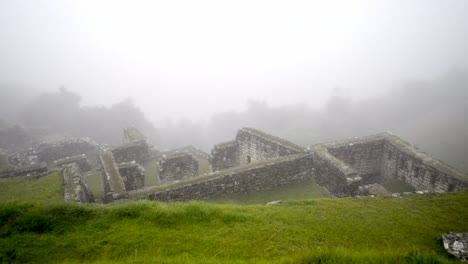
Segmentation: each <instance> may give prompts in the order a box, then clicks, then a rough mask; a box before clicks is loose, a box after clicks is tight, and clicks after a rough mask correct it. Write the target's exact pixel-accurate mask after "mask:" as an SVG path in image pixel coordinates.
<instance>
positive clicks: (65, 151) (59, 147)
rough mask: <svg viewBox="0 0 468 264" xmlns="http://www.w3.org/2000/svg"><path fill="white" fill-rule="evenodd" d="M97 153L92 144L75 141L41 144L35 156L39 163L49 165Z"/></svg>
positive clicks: (85, 141)
mask: <svg viewBox="0 0 468 264" xmlns="http://www.w3.org/2000/svg"><path fill="white" fill-rule="evenodd" d="M97 151H98V149H97V146H96V144H95V143H94V142H91V141H89V140H84V139H76V140H66V141H60V142H56V143H50V144H42V145H40V146H39V147H38V149H37V156H38V157H39V161H43V162H47V163H49V162H53V161H54V160H58V159H63V158H66V157H72V156H77V155H81V154H85V153H90V152H97Z"/></svg>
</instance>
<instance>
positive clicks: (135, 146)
mask: <svg viewBox="0 0 468 264" xmlns="http://www.w3.org/2000/svg"><path fill="white" fill-rule="evenodd" d="M111 152H112V154H113V155H114V157H115V161H116V162H117V163H122V162H132V161H135V162H142V161H147V160H150V159H151V158H152V155H151V151H150V147H149V145H148V142H146V140H139V141H132V142H129V143H125V144H123V145H120V146H117V147H114V148H112V149H111Z"/></svg>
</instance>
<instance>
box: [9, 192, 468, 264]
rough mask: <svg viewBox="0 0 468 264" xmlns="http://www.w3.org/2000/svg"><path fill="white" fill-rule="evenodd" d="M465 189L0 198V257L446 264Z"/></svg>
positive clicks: (466, 218)
mask: <svg viewBox="0 0 468 264" xmlns="http://www.w3.org/2000/svg"><path fill="white" fill-rule="evenodd" d="M467 208H468V192H463V193H448V194H431V195H424V196H410V197H405V198H400V199H395V198H366V199H357V198H346V199H320V200H305V201H289V202H287V203H286V204H283V205H281V206H235V205H211V204H206V203H199V202H193V203H176V204H164V203H156V202H141V201H140V202H129V203H125V204H112V205H106V206H102V205H73V204H64V205H27V204H11V203H9V204H1V205H0V261H2V262H23V263H24V262H42V263H86V262H98V263H116V262H120V263H155V262H157V263H159V262H162V263H452V262H453V261H452V260H449V259H448V258H447V256H446V255H445V252H444V250H443V248H442V246H441V245H440V243H441V234H442V233H444V232H448V231H453V232H466V231H467V228H468V227H467V223H468V210H467Z"/></svg>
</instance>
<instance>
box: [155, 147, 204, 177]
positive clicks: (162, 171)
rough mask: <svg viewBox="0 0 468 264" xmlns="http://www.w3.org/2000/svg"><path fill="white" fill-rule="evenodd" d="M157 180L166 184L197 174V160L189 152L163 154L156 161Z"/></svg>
mask: <svg viewBox="0 0 468 264" xmlns="http://www.w3.org/2000/svg"><path fill="white" fill-rule="evenodd" d="M158 170H159V180H160V182H161V184H167V183H171V182H175V181H180V180H183V179H189V178H193V177H197V176H198V160H197V158H196V157H195V156H194V155H192V154H189V153H177V154H174V155H169V156H166V155H164V156H163V157H162V158H161V159H160V160H159V161H158Z"/></svg>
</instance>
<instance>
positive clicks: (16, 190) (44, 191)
mask: <svg viewBox="0 0 468 264" xmlns="http://www.w3.org/2000/svg"><path fill="white" fill-rule="evenodd" d="M0 202H31V203H36V202H40V203H63V178H62V172H61V171H57V172H55V173H52V174H50V175H47V176H44V177H41V178H39V179H37V178H34V177H15V178H8V179H0Z"/></svg>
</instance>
